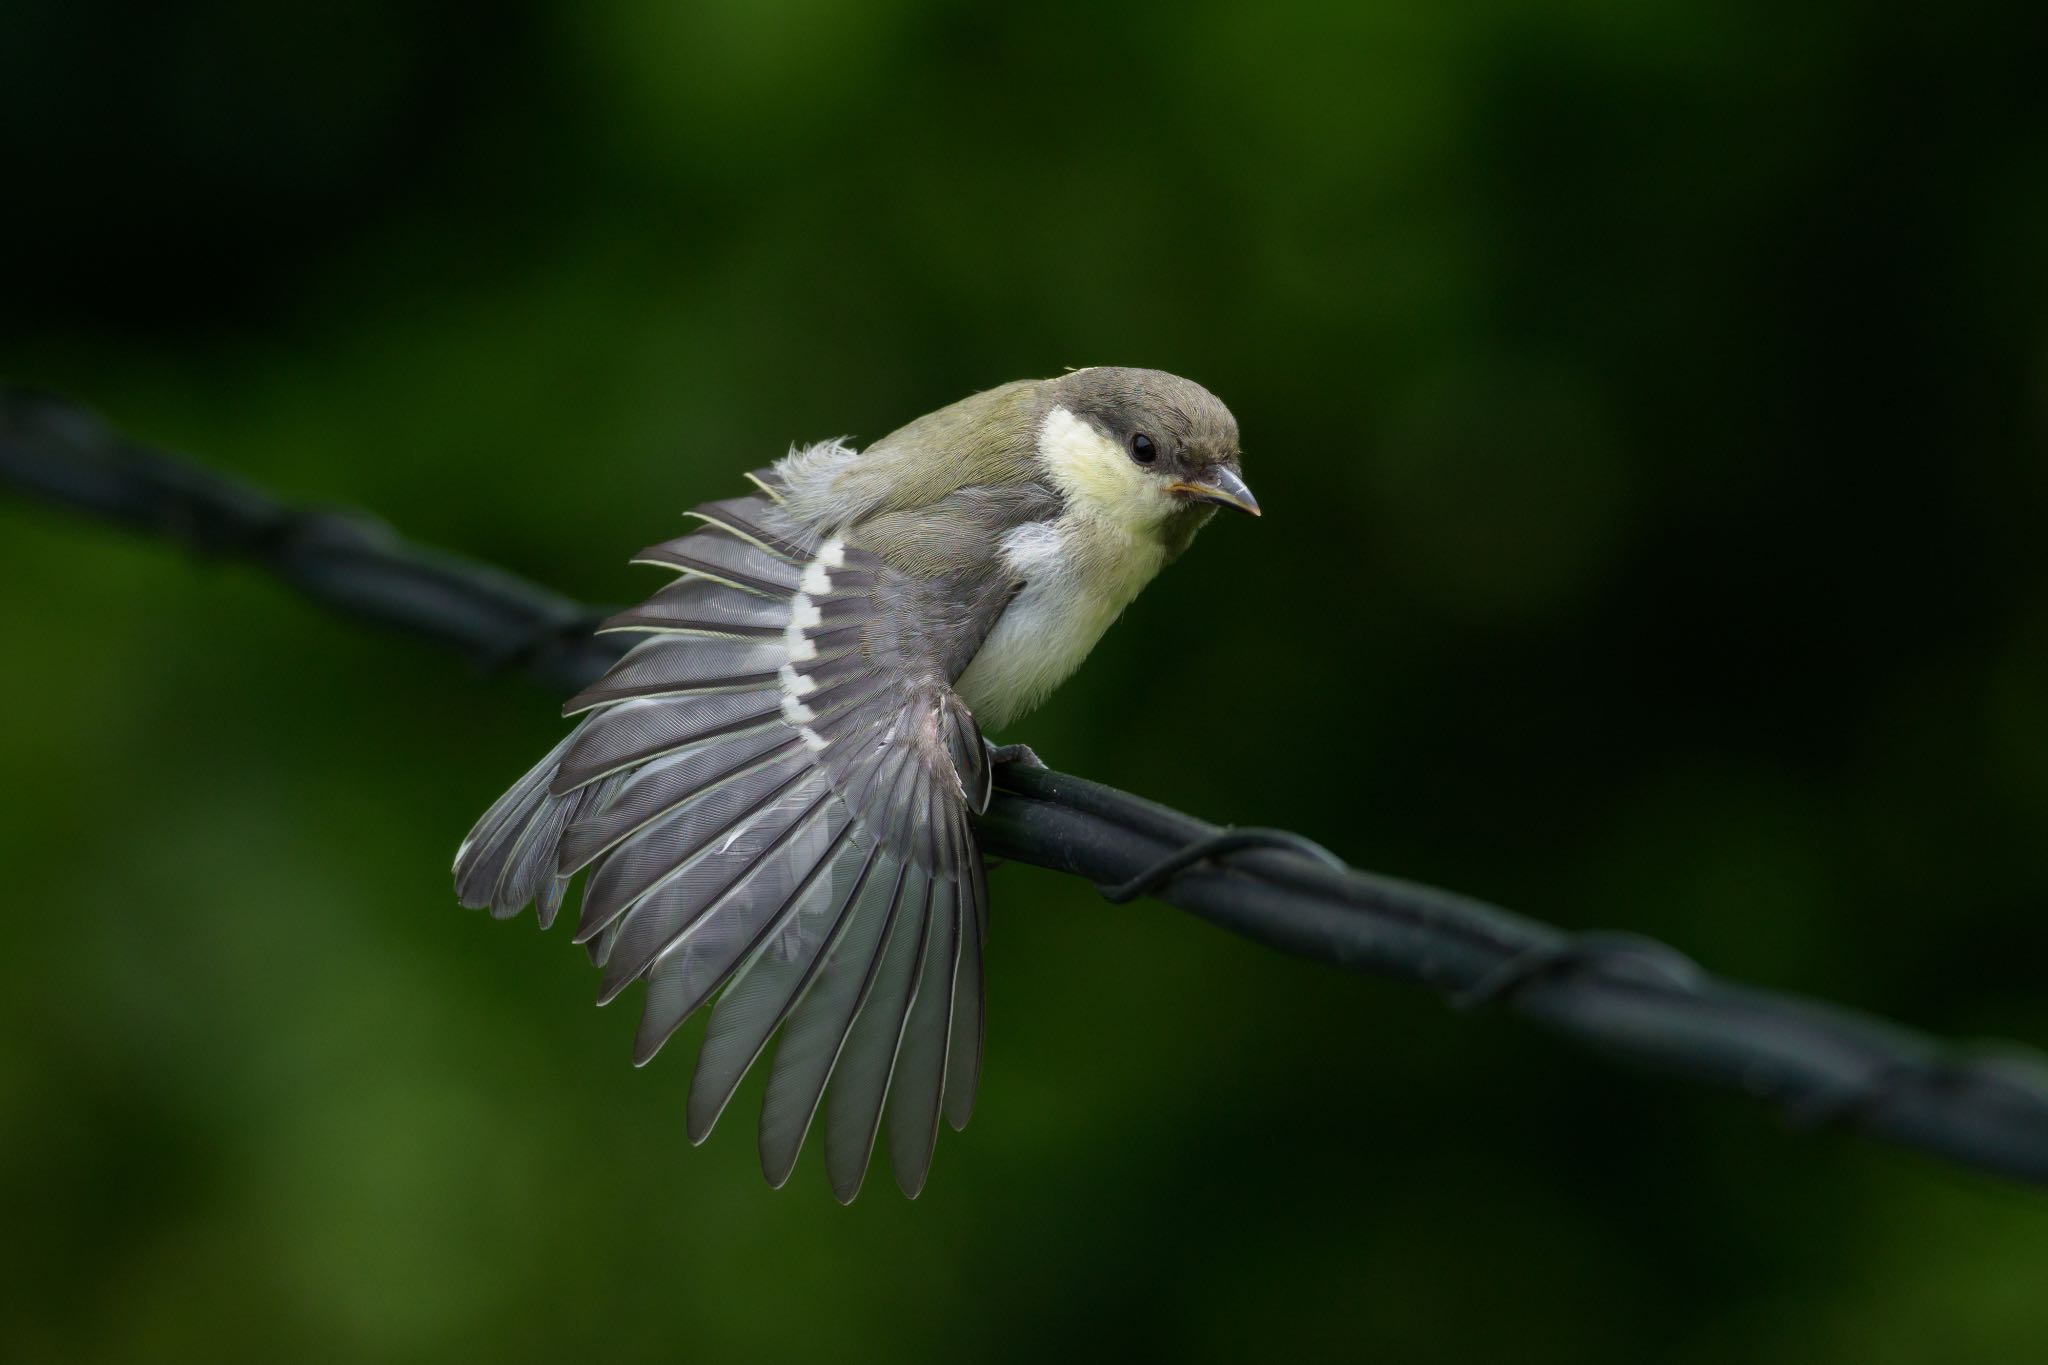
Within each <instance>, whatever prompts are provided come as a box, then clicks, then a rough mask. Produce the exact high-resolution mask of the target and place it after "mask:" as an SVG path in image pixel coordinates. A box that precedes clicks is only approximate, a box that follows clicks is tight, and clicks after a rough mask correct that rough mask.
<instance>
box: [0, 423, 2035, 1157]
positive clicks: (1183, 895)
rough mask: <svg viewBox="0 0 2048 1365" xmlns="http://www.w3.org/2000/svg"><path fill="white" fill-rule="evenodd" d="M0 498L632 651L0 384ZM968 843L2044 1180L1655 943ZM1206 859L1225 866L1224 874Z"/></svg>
mask: <svg viewBox="0 0 2048 1365" xmlns="http://www.w3.org/2000/svg"><path fill="white" fill-rule="evenodd" d="M0 485H5V486H9V487H12V488H14V489H15V490H16V491H18V492H21V493H23V494H25V495H27V496H30V497H33V498H35V499H38V500H40V501H43V502H46V503H50V504H53V505H56V506H59V507H63V508H66V509H68V510H71V511H74V512H80V513H85V514H88V515H92V516H96V517H98V518H100V519H102V520H104V521H108V522H111V523H113V524H115V525H118V526H121V527H123V528H125V529H127V530H129V531H132V532H135V533H137V534H141V535H148V536H154V537H156V538H158V539H161V540H165V541H168V542H170V543H173V544H176V545H179V546H182V547H184V548H185V549H187V550H190V551H192V552H194V553H196V554H198V555H199V556H201V557H202V558H207V559H216V558H231V559H238V560H242V561H245V562H248V563H252V564H255V565H257V566H259V567H261V568H263V569H264V570H266V571H267V572H269V573H271V574H273V575H275V576H276V577H278V578H280V579H282V580H283V581H285V582H286V583H288V584H289V585H290V586H292V587H293V588H294V589H296V590H298V591H299V592H301V593H303V594H304V595H306V596H307V597H309V598H311V599H313V600H315V601H318V602H320V603H321V604H322V605H324V606H326V607H327V608H329V609H330V610H332V611H335V612H337V613H339V614H341V615H344V616H348V617H352V618H358V619H363V620H370V621H375V622H378V623H381V624H384V625H390V626H396V627H399V628H401V629H404V630H407V631H410V632H411V633H413V634H415V635H419V636H423V637H426V638H429V639H433V640H437V641H440V642H441V643H444V644H447V645H450V646H453V647H455V648H456V649H459V650H461V651H463V652H464V653H466V654H468V655H469V657H470V658H471V659H473V660H475V661H476V662H477V663H478V664H479V665H480V666H481V667H482V668H484V669H485V670H486V671H490V672H508V671H518V672H520V673H523V674H525V675H526V676H528V677H531V678H533V679H534V680H536V681H538V682H540V683H541V684H542V685H544V686H546V687H549V688H552V689H554V690H556V691H559V692H573V691H576V690H578V689H579V688H581V687H583V686H585V685H586V684H588V683H589V682H590V681H592V680H593V679H595V678H596V677H597V676H598V675H599V674H601V673H602V672H604V670H605V669H606V668H607V667H609V666H610V664H611V663H612V662H613V661H614V660H616V659H617V658H618V657H619V656H620V655H621V654H623V653H624V652H625V651H626V650H627V649H628V648H630V647H631V646H632V644H633V643H634V641H635V640H637V639H638V638H640V637H639V636H638V635H636V634H635V633H632V632H619V633H607V634H604V635H595V634H592V633H591V632H592V630H593V629H594V627H595V626H596V624H597V623H598V620H599V619H600V616H601V614H600V613H597V612H596V611H594V610H593V609H591V608H589V607H587V606H585V605H584V604H582V603H579V602H576V601H573V600H571V599H569V598H566V597H563V596H561V595H560V594H557V593H553V592H549V591H548V590H547V589H545V588H541V587H538V586H536V585H534V584H532V583H527V582H524V581H522V580H520V579H518V578H515V577H513V576H511V575H510V574H507V573H505V572H503V571H502V570H499V569H496V568H493V567H491V566H489V565H485V564H478V563H475V562H472V561H469V560H464V559H460V558H457V557H455V556H452V555H448V554H446V553H443V552H439V551H435V550H430V549H427V548H424V547H421V546H417V545H412V544H409V543H408V542H406V541H405V540H404V539H402V538H401V537H399V536H398V535H397V534H396V533H394V532H393V531H391V529H390V528H389V527H387V526H385V525H384V524H383V523H381V522H379V521H376V520H375V519H373V518H370V517H364V516H359V515H356V514H354V513H348V512H337V511H332V510H309V509H302V508H297V507H293V506H291V505H289V504H287V503H284V502H282V501H281V500H279V499H278V498H276V497H273V496H272V495H270V494H269V493H266V492H264V491H262V490H261V489H256V488H252V487H250V486H248V485H246V484H243V483H239V482H236V481H234V480H231V479H228V478H225V477H223V476H221V475H218V474H215V473H212V472H210V471H208V470H205V469H203V468H200V467H198V466H196V465H193V464H190V463H188V462H185V461H182V460H178V459H176V458H174V457H171V456H169V455H166V454H163V453H162V452H159V451H156V450H153V449H151V448H149V447H147V446H144V445H141V444H139V443H136V442H134V441H130V440H128V439H126V438H124V437H122V436H120V435H119V434H118V433H116V432H114V431H113V430H111V429H110V428H108V427H107V426H106V425H105V424H104V423H102V422H101V421H100V420H99V419H98V418H96V417H94V416H93V415H92V414H91V413H89V412H86V411H85V410H84V409H81V408H79V407H76V406H74V405H72V404H70V403H67V402H65V401H63V400H61V399H56V398H51V397H48V396H46V395H41V394H34V393H29V392H26V391H23V390H19V389H11V388H8V387H6V386H4V385H0ZM996 783H997V790H996V793H995V796H994V798H993V799H992V800H991V801H990V803H989V808H988V811H987V813H986V814H985V815H984V816H983V817H982V820H981V833H982V842H983V847H984V851H985V852H986V853H987V854H988V855H990V856H991V857H995V858H1003V859H1008V860H1010V861H1014V862H1026V863H1032V864H1035V865H1037V866H1040V867H1045V868H1050V869H1053V870H1055V871H1059V872H1065V873H1069V874H1072V875H1075V876H1079V877H1083V878H1085V879H1087V880H1088V881H1090V882H1092V883H1094V884H1095V885H1096V886H1097V887H1099V888H1102V890H1103V894H1104V895H1105V896H1107V897H1108V898H1109V899H1110V900H1112V901H1117V902H1121V901H1125V900H1131V899H1135V898H1136V897H1138V896H1143V895H1153V896H1156V897H1158V898H1159V899H1160V900H1162V901H1164V902H1166V903H1167V904H1170V905H1173V906H1175V907H1177V908H1179V909H1182V910H1185V911H1187V912H1189V913H1191V914H1194V915H1198V916H1200V917H1201V918H1203V919H1206V920H1209V921H1210V922H1211V923H1213V924H1216V925H1219V926H1221V927H1223V928H1225V929H1228V930H1230V931H1231V932H1232V933H1235V934H1239V935H1241V936H1243V937H1245V938H1248V939H1251V940H1253V941H1254V942H1258V943H1263V944H1266V945H1268V946H1270V947H1273V948H1277V949H1279V950H1281V951H1283V952H1288V953H1293V954H1295V955H1297V956H1300V957H1305V958H1310V959H1313V960H1315V961H1319V962H1324V963H1328V964H1330V965H1332V966H1336V967H1339V968H1343V969H1345V970H1348V971H1354V972H1366V973H1372V974H1376V975H1382V976H1388V977H1393V978H1397V979H1400V980H1405V981H1412V982H1416V983H1418V984H1422V985H1427V986H1430V987H1432V988H1434V989H1436V990H1438V991H1441V992H1442V993H1444V994H1445V995H1446V996H1447V997H1448V998H1449V1000H1450V1002H1451V1003H1452V1004H1453V1005H1455V1006H1457V1007H1459V1008H1462V1009H1468V1010H1469V1009H1476V1008H1478V1007H1480V1006H1484V1005H1497V1006H1500V1007H1502V1008H1505V1009H1510V1010H1513V1011H1515V1012H1516V1013H1518V1014H1520V1015H1522V1016H1524V1017H1525V1018H1527V1019H1529V1020H1531V1021H1533V1022H1535V1023H1537V1024H1539V1025H1541V1026H1543V1027H1545V1028H1548V1029H1550V1030H1552V1031H1553V1032H1555V1033H1557V1034H1559V1035H1561V1036H1564V1037H1567V1038H1570V1039H1573V1040H1575V1041H1577V1042H1579V1043H1582V1044H1585V1045H1587V1046H1590V1047H1594V1048H1598V1049H1600V1050H1602V1051H1604V1052H1610V1053H1616V1054H1619V1055H1621V1056H1624V1057H1627V1058H1629V1059H1631V1060H1633V1061H1636V1062H1638V1063H1640V1064H1642V1065H1644V1066H1646V1067H1649V1068H1652V1069H1654V1070H1658V1071H1663V1072H1668V1073H1671V1074H1675V1075H1682V1076H1687V1077H1690V1078H1692V1079H1695V1080H1700V1081H1704V1082H1707V1083H1709V1084H1715V1085H1719V1086H1721V1087H1723V1088H1726V1089H1730V1090H1735V1091H1738V1092H1741V1093H1745V1094H1749V1095H1753V1096H1755V1097H1757V1098H1760V1099H1763V1100H1766V1101H1769V1102H1772V1103H1774V1104H1776V1105H1777V1106H1778V1107H1779V1109H1780V1111H1781V1112H1782V1113H1783V1114H1784V1115H1785V1116H1786V1118H1787V1119H1788V1120H1789V1122H1790V1123H1791V1124H1792V1125H1793V1126H1795V1127H1798V1128H1804V1129H1813V1128H1841V1129H1850V1130H1854V1131H1856V1132H1859V1133H1863V1134H1866V1135H1868V1136H1872V1137H1876V1138H1881V1139H1884V1140H1886V1141H1890V1142H1893V1143H1897V1144H1899V1145H1902V1146H1907V1147H1912V1148H1916V1149H1918V1150H1921V1151H1924V1152H1929V1153H1933V1154H1935V1155H1938V1156H1942V1157H1945V1158H1947V1159H1948V1160H1950V1161H1953V1162H1955V1163H1957V1164H1959V1165H1963V1166H1967V1167H1970V1168H1973V1169H1976V1170H1980V1171H1985V1172H1991V1173H1995V1174H1999V1175H2004V1176H2007V1177H2011V1178H2014V1179H2018V1180H2023V1181H2026V1182H2029V1183H2032V1184H2036V1185H2048V1060H2044V1059H2043V1058H2042V1057H2041V1056H2040V1054H2038V1053H2034V1052H2029V1051H2027V1050H2025V1049H2022V1048H2018V1047H2014V1046H2011V1045H1995V1046H1993V1047H1991V1048H1971V1049H1967V1050H1963V1049H1956V1048H1949V1047H1945V1046H1943V1045H1940V1044H1938V1043H1936V1042H1935V1041H1934V1040H1932V1039H1930V1038H1927V1037H1925V1036H1923V1035H1921V1034H1917V1033H1913V1032H1910V1031H1908V1030H1906V1029H1903V1028H1901V1027H1899V1026H1897V1025H1894V1024H1888V1023H1885V1022H1883V1021H1880V1020H1877V1019H1873V1018H1870V1017H1868V1016H1865V1015H1861V1014H1855V1013H1852V1012H1849V1011H1846V1010H1842V1009H1838V1008H1835V1007H1832V1006H1828V1005H1824V1004H1821V1003H1820V1002H1818V1001H1814V1000H1808V999H1803V998H1801V997H1798V996H1793V995H1785V994H1781V993H1777V992H1772V991H1764V990H1759V989H1757V988H1754V987H1748V986H1742V985H1739V984H1737V983H1733V982H1728V981H1723V980H1720V979H1718V978H1716V977H1714V976H1712V975H1711V974H1709V973H1707V972H1705V971H1703V970H1701V969H1700V968H1699V967H1698V966H1696V965H1695V964H1694V963H1693V962H1692V961H1691V960H1690V959H1689V958H1687V957H1685V956H1684V955H1683V954H1682V953H1680V952H1678V951H1677V950H1676V949H1674V948H1671V947H1670V946H1668V945H1666V944H1663V943H1660V942H1657V941H1656V940H1654V939H1648V938H1642V937H1639V936H1636V935H1632V934H1579V935H1571V934H1566V933H1563V932H1562V931H1560V930H1558V929H1555V928H1552V927H1550V926H1548V925H1544V924H1540V923H1537V922H1536V921H1533V920H1529V919H1526V918H1524V917H1522V916H1519V915H1515V914H1512V913H1510V912H1509V911H1506V910H1503V909H1501V908H1499V907H1498V906H1493V905H1488V904H1485V903H1484V902H1481V901H1476V900H1473V899H1471V898H1469V897H1465V896H1460V895H1458V894H1456V893H1454V892H1450V891H1443V890H1439V889H1437V888H1434V887H1427V886H1418V885H1415V884H1414V883H1410V882H1403V881H1398V880H1396V879H1394V878H1390V877H1382V876H1378V875H1375V874H1373V873H1368V872H1362V871H1359V870H1358V869H1355V868H1349V867H1346V866H1345V865H1344V864H1343V863H1342V862H1341V861H1339V860H1338V859H1337V858H1336V857H1335V856H1334V855H1333V854H1331V853H1329V852H1328V851H1327V850H1325V849H1323V848H1321V847H1320V846H1319V845H1316V844H1313V843H1311V842H1310V841H1308V840H1307V839H1304V838H1302V837H1301V836H1300V835H1297V834H1292V833H1289V832H1288V831H1285V830H1269V829H1219V828H1217V827H1216V826H1213V825H1209V824H1206V823H1204V822H1203V821H1200V820H1197V819H1195V818H1194V817H1192V816H1189V815H1185V814H1183V813H1181V812H1179V811H1176V810H1172V809H1170V808H1168V807H1165V806H1161V805H1158V804H1156V803H1154V802H1150V801H1146V800H1144V799H1143V798H1141V797H1137V796H1133V795H1131V794H1129V793H1127V792H1120V791H1117V790H1115V789H1114V788H1110V787H1104V786H1101V785H1099V784H1096V783H1093V782H1089V781H1087V780H1085V779H1083V778H1078V777H1073V776H1070V775H1068V774H1064V773H1057V772H1052V771H1050V770H1045V769H1033V768H1028V767H1024V766H1023V765H1019V764H1006V765H1004V766H1002V767H1001V768H999V769H998V770H997V774H996ZM1226 855H1228V857H1227V861H1226Z"/></svg>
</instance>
